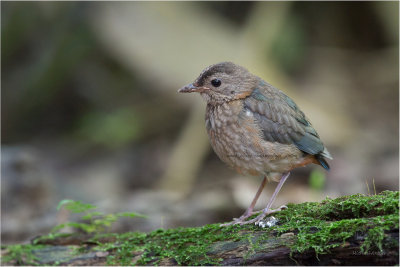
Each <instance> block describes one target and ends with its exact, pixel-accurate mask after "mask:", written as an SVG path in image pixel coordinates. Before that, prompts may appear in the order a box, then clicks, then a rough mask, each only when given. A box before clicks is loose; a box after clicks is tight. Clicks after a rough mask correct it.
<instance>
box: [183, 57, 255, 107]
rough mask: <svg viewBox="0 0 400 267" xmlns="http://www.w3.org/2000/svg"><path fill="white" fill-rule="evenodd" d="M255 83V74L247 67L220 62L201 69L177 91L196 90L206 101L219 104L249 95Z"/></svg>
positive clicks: (191, 91)
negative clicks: (189, 81) (193, 78)
mask: <svg viewBox="0 0 400 267" xmlns="http://www.w3.org/2000/svg"><path fill="white" fill-rule="evenodd" d="M257 84H258V78H257V76H254V75H253V74H251V73H250V72H249V71H248V70H247V69H245V68H243V67H241V66H238V65H235V64H234V63H232V62H221V63H217V64H214V65H211V66H209V67H208V68H206V69H205V70H203V72H202V73H201V74H200V76H199V77H198V78H197V79H196V80H195V81H194V82H193V83H191V84H188V85H186V86H184V87H182V88H181V89H179V90H178V92H179V93H193V92H198V93H200V94H201V96H202V97H203V98H204V99H205V100H206V101H207V103H209V104H220V103H223V102H229V101H232V100H237V99H241V98H245V97H247V96H249V95H250V94H251V92H252V91H253V89H254V88H255V86H256V85H257Z"/></svg>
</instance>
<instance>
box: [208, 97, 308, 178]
mask: <svg viewBox="0 0 400 267" xmlns="http://www.w3.org/2000/svg"><path fill="white" fill-rule="evenodd" d="M205 119H206V128H207V133H208V135H209V138H210V143H211V146H212V148H213V149H214V151H215V153H216V154H217V155H218V156H219V158H220V159H221V160H222V161H224V162H225V163H226V164H228V165H229V166H231V167H232V168H234V169H235V170H236V171H237V172H239V173H242V174H245V175H254V176H256V175H264V174H266V173H269V172H281V173H282V172H285V171H287V170H288V169H290V168H291V166H292V165H293V164H295V163H297V161H298V160H299V158H300V157H301V155H302V153H301V152H300V151H299V150H298V149H297V148H295V147H294V146H293V145H285V144H279V143H276V142H268V141H265V140H264V139H263V134H262V131H261V129H260V128H259V126H258V125H257V123H256V121H255V119H254V116H253V113H252V111H251V110H249V109H245V108H243V104H242V102H241V101H232V102H227V103H223V104H221V105H215V106H212V105H207V110H206V118H205Z"/></svg>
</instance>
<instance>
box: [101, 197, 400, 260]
mask: <svg viewBox="0 0 400 267" xmlns="http://www.w3.org/2000/svg"><path fill="white" fill-rule="evenodd" d="M274 216H275V217H277V218H278V219H279V221H280V223H279V225H278V226H275V227H271V228H269V229H262V228H259V227H256V226H253V225H245V226H231V227H222V228H221V227H220V226H219V225H218V224H214V225H206V226H204V227H199V228H177V229H169V230H162V229H160V230H156V231H153V232H151V233H148V234H143V233H126V234H124V235H119V236H118V235H114V238H116V241H115V242H111V243H106V244H103V245H101V247H102V248H103V249H107V250H108V249H113V248H114V249H116V253H113V256H111V257H110V258H109V261H108V264H114V265H131V264H132V252H136V255H137V258H138V260H137V261H135V262H134V263H135V264H137V265H146V264H152V265H157V264H160V263H162V261H163V260H171V261H172V263H173V264H176V265H217V264H218V263H220V262H221V260H222V259H219V258H214V257H213V254H214V253H210V251H211V250H212V249H211V248H212V246H214V247H213V249H214V250H215V249H216V246H215V244H216V242H218V241H221V242H219V243H221V244H222V245H221V248H220V249H222V246H227V245H228V246H239V244H240V243H246V245H247V246H248V247H249V250H248V251H247V252H246V253H245V254H244V255H243V257H244V258H248V257H250V256H251V255H253V254H255V253H257V252H258V251H260V250H261V249H263V248H264V246H265V245H264V243H265V242H267V241H268V240H271V236H274V235H275V236H279V235H281V234H283V233H287V232H293V233H295V234H296V238H295V239H294V242H293V243H292V244H289V246H290V247H291V250H292V252H293V253H296V252H298V253H301V252H304V251H307V250H310V249H311V250H314V251H315V253H316V254H317V255H318V254H322V253H328V252H329V250H330V249H332V248H335V247H338V246H340V245H342V244H343V243H344V242H345V241H346V240H348V239H349V238H351V237H354V236H355V235H356V234H358V235H361V236H362V237H363V240H364V242H363V244H362V246H361V251H362V252H363V253H367V252H368V251H370V250H371V249H378V250H380V251H382V249H383V248H384V244H383V242H384V239H385V230H389V229H398V227H399V226H398V220H399V193H398V192H390V191H385V192H382V193H381V194H379V195H374V196H364V195H361V194H357V195H353V196H346V197H340V198H337V199H329V198H327V199H326V200H324V201H323V202H321V203H303V204H297V205H294V204H290V205H288V209H287V210H284V211H281V212H279V213H277V214H275V215H274ZM228 240H229V242H225V243H224V242H222V241H228ZM233 241H236V244H235V243H232V242H233ZM217 244H218V243H217ZM286 245H288V244H286ZM225 249H226V248H225Z"/></svg>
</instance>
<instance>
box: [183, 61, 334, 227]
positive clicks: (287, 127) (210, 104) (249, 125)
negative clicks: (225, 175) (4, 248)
mask: <svg viewBox="0 0 400 267" xmlns="http://www.w3.org/2000/svg"><path fill="white" fill-rule="evenodd" d="M179 92H182V93H185V92H199V93H200V94H201V96H202V97H203V98H204V99H205V100H206V102H207V108H206V116H205V119H206V129H207V133H208V135H209V137H210V141H211V146H212V147H213V149H214V151H215V153H216V154H217V155H218V156H219V158H220V159H221V160H222V161H224V162H225V163H227V164H228V165H229V166H231V167H232V168H234V169H235V170H236V171H238V172H239V173H241V174H244V175H253V176H257V175H258V176H264V180H263V182H262V184H261V186H260V188H259V190H258V192H257V194H256V196H255V198H254V200H253V202H252V204H251V205H250V207H249V208H248V209H247V211H246V212H245V214H243V215H242V216H241V217H240V218H239V219H235V220H234V221H233V222H232V223H230V224H236V223H240V224H245V223H252V222H259V221H261V220H262V219H263V218H264V217H265V216H266V215H267V214H269V213H271V210H270V208H271V205H272V203H273V201H274V199H275V197H276V195H277V194H278V192H279V190H280V188H281V187H282V185H283V183H284V182H285V180H286V179H287V177H288V176H289V172H290V171H291V170H292V169H294V168H297V167H300V166H305V165H307V164H310V163H316V164H320V165H321V166H322V167H324V168H325V169H327V170H329V165H328V163H327V162H326V160H325V158H329V159H332V157H331V155H330V154H329V152H328V150H327V149H326V148H325V147H324V145H323V143H322V141H321V140H320V138H319V135H318V134H317V132H316V131H315V129H314V128H313V127H312V125H311V123H310V122H309V120H308V119H307V118H306V117H305V115H304V113H303V112H302V111H301V110H300V109H299V108H298V106H297V105H296V103H295V102H294V101H293V100H292V99H291V98H289V97H288V96H287V95H285V94H284V93H283V92H282V91H280V90H278V89H277V88H275V87H273V86H272V85H270V84H268V83H267V82H265V81H264V80H262V79H261V78H259V77H257V76H255V75H253V74H251V73H250V72H249V71H247V70H246V69H245V68H243V67H241V66H237V65H235V64H234V63H231V62H222V63H218V64H215V65H211V66H210V67H208V68H206V69H205V70H204V71H203V72H202V73H201V74H200V76H199V77H198V78H197V79H196V80H195V82H194V83H192V84H189V85H187V86H185V87H183V88H181V89H180V90H179ZM266 179H267V180H272V181H276V182H279V184H278V186H277V189H276V190H275V192H274V195H273V196H272V198H271V200H270V202H269V203H268V205H267V207H266V208H265V209H264V210H263V212H262V213H261V214H260V215H259V216H258V217H257V218H255V219H253V220H249V221H245V219H247V218H248V217H249V216H251V215H252V214H253V208H254V205H255V202H256V201H257V199H258V197H259V194H260V193H261V191H262V189H263V188H264V186H265V181H266ZM230 224H228V225H230Z"/></svg>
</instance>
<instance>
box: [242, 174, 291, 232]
mask: <svg viewBox="0 0 400 267" xmlns="http://www.w3.org/2000/svg"><path fill="white" fill-rule="evenodd" d="M289 175H290V172H288V173H285V174H283V176H282V178H281V180H280V181H279V183H278V185H277V187H276V188H275V191H274V193H273V194H272V197H271V199H270V200H269V202H268V204H267V206H266V207H265V209H263V211H262V213H261V214H260V215H258V216H257V217H256V218H254V219H252V220H249V221H242V222H240V224H241V225H243V224H249V223H255V222H259V221H261V220H262V219H264V218H265V216H267V215H268V214H271V213H272V210H270V209H271V207H272V204H273V203H274V201H275V199H276V196H277V195H278V193H279V191H280V190H281V188H282V186H283V184H284V183H285V181H286V179H287V178H288V177H289ZM280 209H281V208H280ZM280 209H278V210H280ZM274 211H276V210H274Z"/></svg>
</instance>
